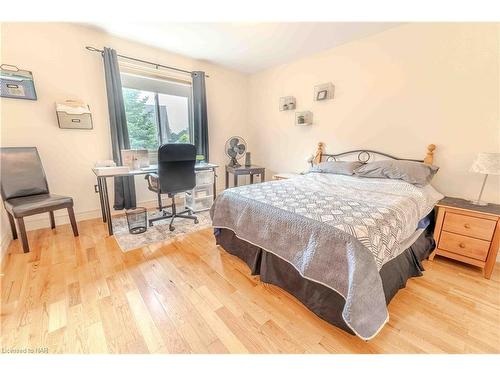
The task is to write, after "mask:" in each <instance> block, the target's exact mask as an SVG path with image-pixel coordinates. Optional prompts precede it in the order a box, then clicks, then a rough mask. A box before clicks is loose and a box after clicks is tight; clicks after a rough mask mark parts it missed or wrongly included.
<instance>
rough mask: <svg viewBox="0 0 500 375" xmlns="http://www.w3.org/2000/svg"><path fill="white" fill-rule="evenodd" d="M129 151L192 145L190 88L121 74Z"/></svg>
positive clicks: (165, 81) (169, 82) (180, 84)
mask: <svg viewBox="0 0 500 375" xmlns="http://www.w3.org/2000/svg"><path fill="white" fill-rule="evenodd" d="M121 78H122V86H123V87H122V89H123V99H124V102H125V114H126V116H127V125H128V133H129V138H130V147H131V148H143V149H144V148H145V149H148V150H150V151H155V152H156V150H157V149H158V146H159V145H160V144H164V143H192V141H191V140H192V139H193V129H192V128H193V127H192V115H191V109H192V95H191V94H192V90H191V85H190V84H187V83H179V82H174V81H168V80H163V79H154V78H149V77H143V76H137V75H133V74H128V73H122V74H121Z"/></svg>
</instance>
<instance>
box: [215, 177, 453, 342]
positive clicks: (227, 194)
mask: <svg viewBox="0 0 500 375" xmlns="http://www.w3.org/2000/svg"><path fill="white" fill-rule="evenodd" d="M442 197H443V196H442V195H441V194H440V193H438V192H437V191H436V190H434V188H432V186H430V185H428V186H426V187H424V188H420V187H416V186H413V185H411V184H408V183H406V182H404V181H400V180H389V179H374V178H373V179H372V178H360V177H351V176H342V175H334V174H323V173H309V174H307V175H303V176H299V177H296V178H292V179H288V180H280V181H272V182H265V183H260V184H254V185H247V186H241V187H237V188H232V189H228V190H225V191H224V192H223V193H222V194H220V195H219V196H218V197H217V199H216V201H215V202H214V205H213V206H212V210H211V215H212V220H213V226H214V227H216V228H227V229H230V230H232V231H233V232H234V233H235V234H236V235H237V236H238V237H239V238H241V239H243V240H245V241H247V242H250V243H252V244H254V245H256V246H259V247H261V248H263V249H265V250H266V251H268V252H271V253H273V254H275V255H276V256H278V257H280V258H282V259H283V260H285V261H287V262H288V263H290V264H291V265H293V266H294V267H295V268H296V269H297V271H299V272H300V274H301V275H302V276H303V277H304V278H307V279H310V280H312V281H315V282H317V283H320V284H322V285H325V286H326V287H328V288H331V289H333V290H335V291H336V292H337V293H339V294H340V295H342V296H343V297H344V298H345V300H346V303H345V306H344V310H343V312H342V316H343V318H344V320H345V322H346V324H347V325H348V326H349V327H350V328H351V329H352V330H353V331H354V332H355V333H356V334H357V335H358V336H359V337H361V338H363V339H365V340H368V339H370V338H372V337H374V336H375V335H376V334H377V333H378V332H379V331H380V329H381V328H382V327H383V326H384V324H385V323H386V322H387V321H388V319H389V314H388V311H387V306H386V302H385V297H384V291H383V287H382V281H381V278H380V275H379V270H380V268H381V267H382V266H383V265H384V264H385V263H386V262H388V261H389V260H391V259H393V258H394V257H396V256H398V255H399V254H400V253H401V252H402V251H404V250H405V249H404V248H402V246H401V243H402V242H403V241H404V240H405V239H407V238H408V237H410V236H411V235H412V234H413V233H414V232H415V230H416V228H417V225H418V222H419V220H420V219H421V218H423V217H424V216H426V215H427V214H428V213H429V212H430V211H431V210H432V209H433V207H434V205H435V204H436V202H437V201H438V200H440V199H441V198H442Z"/></svg>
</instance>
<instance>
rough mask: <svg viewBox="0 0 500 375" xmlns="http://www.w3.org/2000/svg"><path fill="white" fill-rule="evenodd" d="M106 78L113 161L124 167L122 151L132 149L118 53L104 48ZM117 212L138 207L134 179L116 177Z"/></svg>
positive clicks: (131, 177) (130, 177) (115, 203)
mask: <svg viewBox="0 0 500 375" xmlns="http://www.w3.org/2000/svg"><path fill="white" fill-rule="evenodd" d="M103 59H104V76H105V79H106V91H107V96H108V110H109V125H110V129H111V147H112V149H113V160H114V161H115V163H116V164H117V165H122V157H121V150H122V149H129V148H130V140H129V137H128V128H127V117H126V116H125V104H124V102H123V95H122V82H121V78H120V68H119V66H118V57H117V56H116V51H115V50H114V49H111V48H106V47H105V48H104V51H103ZM113 207H114V209H115V210H123V209H124V208H125V209H129V208H134V207H136V196H135V184H134V177H133V176H127V177H115V202H114V205H113Z"/></svg>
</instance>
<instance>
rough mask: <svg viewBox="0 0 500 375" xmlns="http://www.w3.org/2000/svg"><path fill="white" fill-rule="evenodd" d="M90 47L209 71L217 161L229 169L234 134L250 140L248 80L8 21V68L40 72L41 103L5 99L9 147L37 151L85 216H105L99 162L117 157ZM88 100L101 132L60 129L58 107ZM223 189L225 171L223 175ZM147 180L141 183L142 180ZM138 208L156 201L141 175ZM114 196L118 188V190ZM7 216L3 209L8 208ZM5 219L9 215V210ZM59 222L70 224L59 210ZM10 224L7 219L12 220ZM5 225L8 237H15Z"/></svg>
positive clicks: (102, 39) (63, 29) (4, 132)
mask: <svg viewBox="0 0 500 375" xmlns="http://www.w3.org/2000/svg"><path fill="white" fill-rule="evenodd" d="M86 45H91V46H94V47H98V48H102V47H103V46H107V47H112V48H115V49H116V50H117V51H118V52H119V53H121V54H124V55H130V56H134V57H138V58H142V59H146V60H151V61H155V62H159V63H163V64H166V65H172V66H177V67H181V68H183V69H187V70H203V71H205V72H207V74H209V75H210V78H208V79H207V81H206V85H207V97H208V107H209V128H210V161H212V162H215V163H218V164H220V165H221V166H223V165H224V163H225V161H226V157H225V156H224V154H223V146H224V142H225V140H226V138H227V137H228V136H230V135H233V134H238V135H242V136H244V137H247V138H249V129H247V127H246V124H247V101H248V100H247V76H246V75H244V74H241V73H238V72H234V71H231V70H228V69H225V68H222V67H219V66H216V65H212V64H208V63H205V62H202V61H197V60H193V59H188V58H185V57H181V56H178V55H174V54H170V53H167V52H165V51H162V50H159V49H155V48H152V47H147V46H144V45H140V44H137V43H133V42H129V41H126V40H123V39H119V38H116V37H112V36H109V35H107V34H105V33H103V32H100V31H98V30H95V29H92V28H87V27H85V26H81V25H75V24H64V23H4V24H3V25H2V31H1V46H2V60H1V61H2V62H3V63H8V64H14V65H18V66H19V67H20V68H24V69H28V70H31V71H32V72H33V75H34V78H35V86H36V90H37V94H38V100H37V101H27V100H18V99H7V98H1V102H0V103H1V106H2V108H1V136H2V137H1V145H2V146H37V147H38V150H39V152H40V156H41V158H42V161H43V164H44V167H45V172H46V174H47V177H48V181H49V186H50V189H51V191H52V192H53V193H55V194H63V195H70V196H72V197H73V198H74V201H75V211H76V213H77V218H79V219H84V218H90V217H95V216H97V215H98V214H99V210H98V209H99V199H98V195H97V194H95V193H94V187H93V186H94V184H95V177H93V174H92V172H91V168H92V166H93V164H94V162H95V161H96V160H102V159H110V158H111V145H110V134H109V123H108V108H107V100H106V89H105V83H104V71H103V63H102V58H101V56H100V55H99V54H97V53H92V52H89V51H87V50H86V49H85V46H86ZM66 99H78V100H82V101H84V102H86V103H88V104H89V105H90V108H91V110H92V116H93V121H94V129H93V130H90V131H88V130H87V131H85V130H63V129H59V127H58V125H57V120H56V116H55V102H56V101H63V100H66ZM219 175H220V176H221V178H219V187H221V188H222V187H223V183H224V181H223V173H219ZM139 180H140V181H139ZM136 186H137V193H138V194H137V200H138V202H144V201H151V200H154V199H155V196H154V195H153V193H151V192H149V191H147V189H146V185H145V183H144V181H143V177H142V176H141V177H138V181H137V183H136ZM110 190H112V189H111V188H110ZM2 211H3V210H2ZM2 215H5V214H4V213H3V212H2ZM56 215H57V216H58V217H56V221H57V222H63V221H65V220H66V214H65V213H64V212H62V211H61V212H56ZM46 216H47V215H45V216H40V215H38V216H34V217H30V218H27V227H28V229H31V228H35V227H40V226H42V225H47V224H48V217H46ZM4 219H5V217H4ZM9 232H10V231H9V230H8V226H7V225H6V222H4V223H3V224H2V238H4V237H5V235H6V234H9V235H10V233H9Z"/></svg>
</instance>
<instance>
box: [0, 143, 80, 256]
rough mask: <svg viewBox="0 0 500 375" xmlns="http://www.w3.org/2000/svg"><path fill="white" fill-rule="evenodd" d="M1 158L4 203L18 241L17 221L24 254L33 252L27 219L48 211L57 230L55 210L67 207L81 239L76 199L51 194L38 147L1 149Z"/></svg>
mask: <svg viewBox="0 0 500 375" xmlns="http://www.w3.org/2000/svg"><path fill="white" fill-rule="evenodd" d="M0 158H1V159H0V163H1V165H0V166H1V181H0V185H1V195H2V200H3V204H4V207H5V210H6V211H7V215H8V217H9V223H10V228H11V230H12V237H13V238H14V239H17V230H16V223H15V222H17V226H18V228H19V234H20V235H21V242H22V245H23V251H24V252H25V253H27V252H29V251H30V249H29V245H28V237H27V235H26V227H25V225H24V217H25V216H31V215H36V214H41V213H44V212H48V213H49V216H50V227H51V228H52V229H54V228H55V227H56V223H55V219H54V211H55V210H60V209H64V208H65V209H67V210H68V214H69V219H70V221H71V227H72V228H73V234H74V235H75V237H76V236H78V227H77V225H76V220H75V213H74V211H73V199H72V198H71V197H65V196H61V195H54V194H50V192H49V186H48V184H47V178H46V177H45V172H44V170H43V166H42V161H41V160H40V156H39V155H38V151H37V149H36V147H0ZM14 219H15V221H14Z"/></svg>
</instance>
